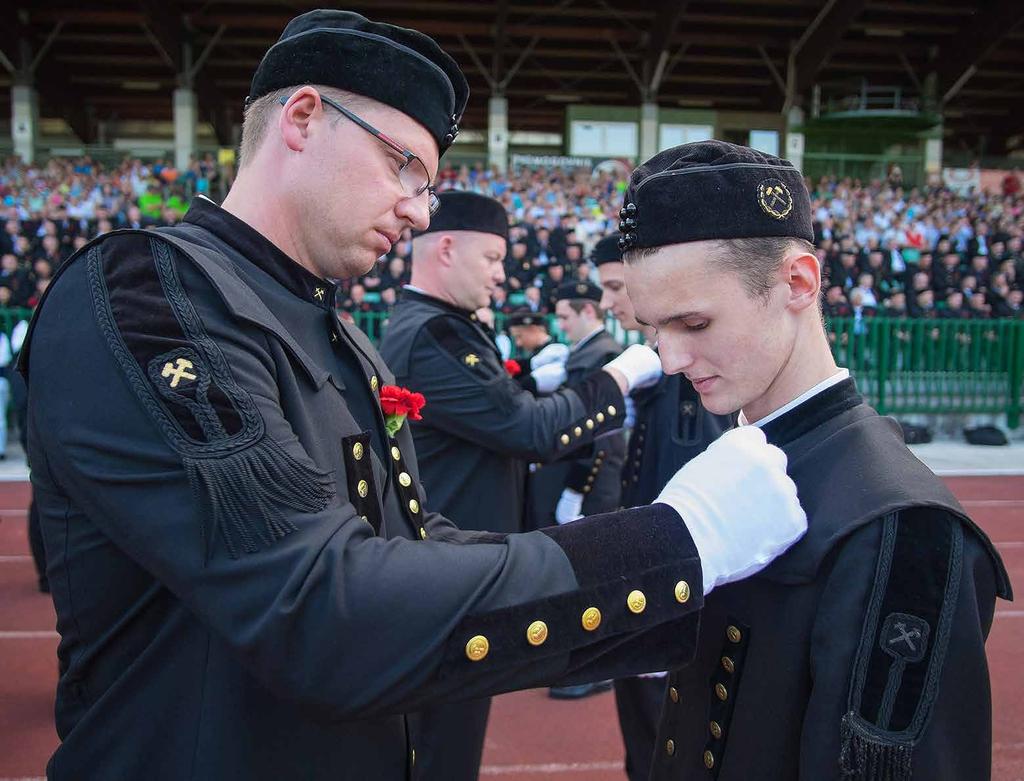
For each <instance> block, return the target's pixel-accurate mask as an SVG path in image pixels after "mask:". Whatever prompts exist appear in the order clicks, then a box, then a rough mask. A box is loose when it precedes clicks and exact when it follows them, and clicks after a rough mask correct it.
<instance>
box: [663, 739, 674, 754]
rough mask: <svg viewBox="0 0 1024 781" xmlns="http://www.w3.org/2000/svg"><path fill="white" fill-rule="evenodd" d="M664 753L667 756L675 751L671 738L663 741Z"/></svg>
mask: <svg viewBox="0 0 1024 781" xmlns="http://www.w3.org/2000/svg"><path fill="white" fill-rule="evenodd" d="M665 753H666V754H668V755H669V756H672V755H673V754H675V753H676V742H675V741H674V740H672V739H671V738H669V739H668V740H666V741H665Z"/></svg>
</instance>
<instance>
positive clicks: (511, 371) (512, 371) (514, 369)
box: [414, 358, 523, 420]
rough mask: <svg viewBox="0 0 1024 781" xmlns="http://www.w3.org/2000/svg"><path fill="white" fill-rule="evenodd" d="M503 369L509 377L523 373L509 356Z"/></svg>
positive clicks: (521, 368) (517, 362) (516, 362)
mask: <svg viewBox="0 0 1024 781" xmlns="http://www.w3.org/2000/svg"><path fill="white" fill-rule="evenodd" d="M505 371H507V372H508V376H509V377H518V376H519V375H520V374H522V373H523V367H522V366H520V365H519V361H513V360H512V359H511V358H509V359H508V360H507V361H505ZM414 420H415V418H414Z"/></svg>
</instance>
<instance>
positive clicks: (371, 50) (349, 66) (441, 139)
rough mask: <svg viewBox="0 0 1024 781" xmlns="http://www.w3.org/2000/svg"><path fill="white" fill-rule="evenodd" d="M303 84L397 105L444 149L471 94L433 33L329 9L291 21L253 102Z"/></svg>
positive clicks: (258, 78)
mask: <svg viewBox="0 0 1024 781" xmlns="http://www.w3.org/2000/svg"><path fill="white" fill-rule="evenodd" d="M301 84H318V85H323V86H327V87H337V88H338V89H343V90H347V91H349V92H355V93H358V94H360V95H365V96H366V97H369V98H373V99H374V100H378V101H380V102H381V103H384V104H387V105H388V106H393V107H394V108H397V109H398V110H399V111H401V112H402V113H404V114H408V115H409V116H410V117H412V118H413V119H415V120H416V121H418V122H419V123H420V124H421V125H423V126H424V127H425V128H426V129H427V130H429V131H430V134H431V135H432V136H433V137H434V140H435V141H437V145H438V147H439V148H440V151H441V153H442V154H443V153H444V151H445V150H446V149H448V147H450V146H451V145H452V142H453V141H455V137H456V136H457V135H458V134H459V121H460V120H461V119H462V112H463V111H465V110H466V101H467V100H468V98H469V86H468V85H467V83H466V77H465V76H463V74H462V71H461V70H460V69H459V66H458V64H457V63H456V62H455V60H453V59H452V58H451V57H450V56H449V55H448V54H446V53H445V52H444V51H443V50H442V49H441V47H440V46H438V45H437V43H435V42H434V40H433V39H432V38H429V37H428V36H426V35H424V34H423V33H421V32H418V31H416V30H408V29H406V28H404V27H396V26H395V25H391V24H384V23H381V22H372V21H370V20H369V19H367V18H366V17H364V16H360V15H359V14H357V13H353V12H351V11H338V10H334V9H330V8H326V9H319V10H315V11H309V12H307V13H304V14H302V15H301V16H297V17H295V18H294V19H292V20H291V21H290V22H288V25H287V26H286V27H285V28H284V32H283V33H281V37H280V39H278V41H277V43H275V44H274V45H273V46H271V47H270V49H269V50H268V51H267V53H266V54H265V55H264V56H263V60H262V61H261V62H260V64H259V67H258V68H257V69H256V73H255V74H254V75H253V77H252V84H251V85H250V87H249V96H248V97H247V98H246V105H248V104H249V103H250V102H251V101H254V100H256V99H257V98H259V97H262V96H263V95H266V94H268V93H270V92H273V91H275V90H278V89H283V88H285V87H294V86H297V85H301Z"/></svg>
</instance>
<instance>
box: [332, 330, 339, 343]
mask: <svg viewBox="0 0 1024 781" xmlns="http://www.w3.org/2000/svg"><path fill="white" fill-rule="evenodd" d="M331 341H332V342H336V341H338V335H337V334H336V333H334V331H331Z"/></svg>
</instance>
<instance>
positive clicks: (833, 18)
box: [782, 0, 867, 114]
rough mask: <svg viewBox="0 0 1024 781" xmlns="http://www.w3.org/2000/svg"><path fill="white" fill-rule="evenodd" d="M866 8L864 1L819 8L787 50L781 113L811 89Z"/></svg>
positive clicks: (842, 0) (835, 1) (833, 1)
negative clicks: (787, 64) (819, 72)
mask: <svg viewBox="0 0 1024 781" xmlns="http://www.w3.org/2000/svg"><path fill="white" fill-rule="evenodd" d="M866 5H867V0H827V2H826V3H825V5H824V6H822V9H821V11H819V12H818V15H817V16H816V17H815V18H814V21H812V22H811V23H810V24H809V25H808V26H807V28H806V29H805V30H804V34H803V35H802V36H800V39H799V40H797V41H796V42H795V43H794V44H793V45H792V47H791V48H790V52H789V67H788V70H787V73H786V78H787V81H786V88H787V89H786V98H785V102H784V103H783V106H782V113H784V114H785V113H788V111H789V109H790V107H791V106H793V105H794V103H796V102H797V101H798V100H799V99H800V98H801V97H802V96H803V95H804V94H805V93H806V92H807V90H808V89H810V87H811V85H812V84H813V83H814V77H815V76H817V75H818V71H820V70H821V68H822V66H824V64H825V62H826V61H827V60H828V58H829V57H830V56H831V55H832V53H833V52H834V51H835V50H836V48H837V47H838V46H839V43H840V41H842V39H843V36H845V35H846V31H847V30H848V29H849V28H850V26H851V25H852V24H853V21H854V20H855V19H856V18H857V17H858V16H860V14H861V12H862V11H863V10H864V6H866Z"/></svg>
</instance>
